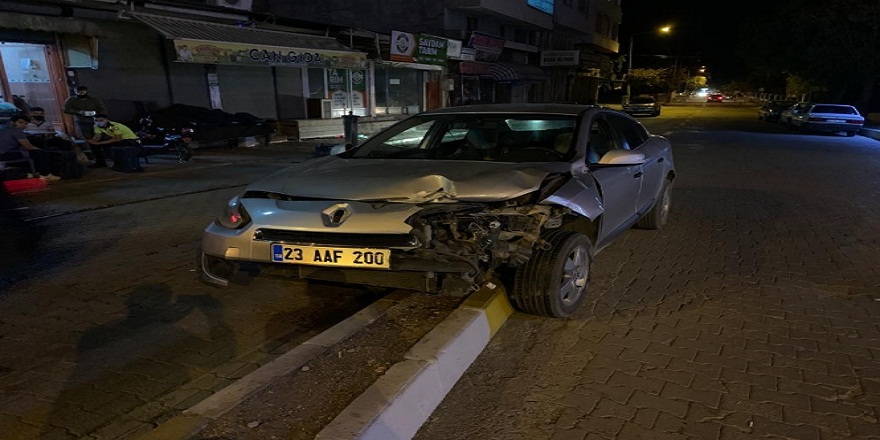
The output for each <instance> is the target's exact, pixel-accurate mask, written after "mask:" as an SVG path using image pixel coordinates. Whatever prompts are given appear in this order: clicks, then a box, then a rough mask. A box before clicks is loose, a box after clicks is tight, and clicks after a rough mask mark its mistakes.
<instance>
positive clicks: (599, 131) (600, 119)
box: [586, 113, 642, 246]
mask: <svg viewBox="0 0 880 440" xmlns="http://www.w3.org/2000/svg"><path fill="white" fill-rule="evenodd" d="M609 116H610V115H609V113H600V114H598V115H597V116H596V117H595V118H594V119H593V120H592V122H591V125H590V135H589V138H588V139H587V159H586V160H587V167H588V169H589V170H590V174H591V175H592V176H593V178H594V179H595V180H596V182H597V184H598V185H599V190H600V194H601V195H602V206H603V214H602V222H601V225H600V228H599V237H598V243H596V244H597V246H602V245H603V244H605V243H606V242H607V241H609V240H610V239H611V238H612V237H614V236H615V235H617V234H619V233H620V232H622V231H624V230H626V229H628V228H629V227H630V226H631V225H632V223H633V222H634V221H635V216H636V204H637V203H638V198H639V189H640V188H641V182H642V171H641V166H639V165H604V164H602V163H600V160H601V158H602V156H604V155H605V154H606V153H608V152H609V151H611V150H616V149H627V144H626V143H625V142H624V140H623V138H622V136H621V133H620V132H619V131H618V130H616V129H615V128H614V126H613V125H612V124H611V122H610V121H609V120H608V117H609Z"/></svg>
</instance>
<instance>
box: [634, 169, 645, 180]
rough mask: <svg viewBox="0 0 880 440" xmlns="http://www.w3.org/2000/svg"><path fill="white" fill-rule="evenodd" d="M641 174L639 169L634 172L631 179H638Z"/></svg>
mask: <svg viewBox="0 0 880 440" xmlns="http://www.w3.org/2000/svg"><path fill="white" fill-rule="evenodd" d="M642 174H643V173H642V172H641V171H639V172H638V173H635V174H634V175H633V179H638V178H639V177H642Z"/></svg>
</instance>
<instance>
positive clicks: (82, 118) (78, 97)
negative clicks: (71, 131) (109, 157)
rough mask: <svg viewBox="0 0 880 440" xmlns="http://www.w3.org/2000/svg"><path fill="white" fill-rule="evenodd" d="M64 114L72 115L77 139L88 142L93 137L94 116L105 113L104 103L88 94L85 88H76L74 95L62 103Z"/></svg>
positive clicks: (87, 89)
mask: <svg viewBox="0 0 880 440" xmlns="http://www.w3.org/2000/svg"><path fill="white" fill-rule="evenodd" d="M64 113H67V114H68V115H73V120H74V122H76V131H77V133H78V134H79V137H80V138H82V139H84V140H86V141H88V140H89V139H92V138H93V137H95V131H94V127H95V115H97V114H99V113H101V114H103V113H107V108H106V107H104V103H103V102H102V101H101V100H100V99H98V98H96V97H94V96H92V95H90V94H89V88H88V87H86V86H77V88H76V94H74V95H73V96H71V97H70V98H67V101H64Z"/></svg>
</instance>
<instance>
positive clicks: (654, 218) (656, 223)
mask: <svg viewBox="0 0 880 440" xmlns="http://www.w3.org/2000/svg"><path fill="white" fill-rule="evenodd" d="M671 206H672V182H670V181H667V182H666V184H664V185H663V189H661V190H660V195H659V196H658V197H657V200H655V201H654V206H652V207H651V210H650V211H648V212H647V213H646V214H645V215H644V216H642V218H640V219H639V221H638V222H636V227H637V228H639V229H661V228H663V226H665V225H666V220H667V219H669V208H670V207H671Z"/></svg>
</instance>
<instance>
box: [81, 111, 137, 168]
mask: <svg viewBox="0 0 880 440" xmlns="http://www.w3.org/2000/svg"><path fill="white" fill-rule="evenodd" d="M94 130H95V137H93V138H91V139H89V140H88V143H89V145H91V149H92V154H93V155H94V156H95V163H94V164H92V165H89V168H104V167H106V166H107V152H109V151H110V148H112V147H128V146H132V147H139V146H140V142H139V138H138V136H137V135H136V134H135V133H134V132H133V131H131V129H130V128H128V127H126V126H125V125H123V124H120V123H118V122H114V121H111V120H110V119H108V118H107V115H104V114H97V115H95V129H94Z"/></svg>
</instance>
